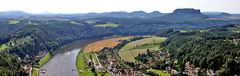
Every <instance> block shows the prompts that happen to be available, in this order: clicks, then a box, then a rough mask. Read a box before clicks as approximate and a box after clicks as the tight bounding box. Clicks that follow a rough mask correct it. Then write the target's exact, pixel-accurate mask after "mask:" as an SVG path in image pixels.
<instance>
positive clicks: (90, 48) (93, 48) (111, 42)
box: [84, 36, 132, 52]
mask: <svg viewBox="0 0 240 76" xmlns="http://www.w3.org/2000/svg"><path fill="white" fill-rule="evenodd" d="M129 38H132V37H131V36H129V37H118V38H111V39H106V40H100V41H97V42H94V43H91V44H89V45H87V46H86V47H85V48H84V51H85V52H99V51H101V50H103V49H104V48H111V49H113V48H114V47H116V46H117V45H118V44H119V43H120V42H121V41H122V40H128V39H129Z"/></svg>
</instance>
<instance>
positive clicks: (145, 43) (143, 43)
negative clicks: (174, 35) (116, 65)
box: [119, 37, 166, 62]
mask: <svg viewBox="0 0 240 76" xmlns="http://www.w3.org/2000/svg"><path fill="white" fill-rule="evenodd" d="M165 39H166V38H164V37H150V38H145V39H141V40H137V41H133V42H130V43H128V44H126V45H125V46H123V47H122V48H121V49H120V51H119V56H120V57H121V59H123V60H124V61H129V62H134V61H135V59H134V57H136V56H137V55H138V54H139V53H140V54H142V53H145V52H146V51H147V49H150V50H159V44H160V43H161V42H163V41H164V40H165Z"/></svg>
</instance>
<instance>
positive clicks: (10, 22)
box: [8, 20, 20, 24]
mask: <svg viewBox="0 0 240 76" xmlns="http://www.w3.org/2000/svg"><path fill="white" fill-rule="evenodd" d="M18 23H20V21H18V20H10V21H8V24H18Z"/></svg>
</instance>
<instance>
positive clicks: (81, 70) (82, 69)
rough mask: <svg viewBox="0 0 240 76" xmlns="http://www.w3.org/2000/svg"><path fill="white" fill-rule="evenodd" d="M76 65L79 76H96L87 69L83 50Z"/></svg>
mask: <svg viewBox="0 0 240 76" xmlns="http://www.w3.org/2000/svg"><path fill="white" fill-rule="evenodd" d="M76 65H77V69H78V74H79V76H94V73H93V72H91V71H88V70H87V69H86V66H87V63H86V62H85V61H84V53H83V50H81V51H80V52H79V53H78V56H77V62H76Z"/></svg>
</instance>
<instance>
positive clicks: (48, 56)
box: [38, 53, 52, 67]
mask: <svg viewBox="0 0 240 76" xmlns="http://www.w3.org/2000/svg"><path fill="white" fill-rule="evenodd" d="M51 57H52V55H51V53H47V54H46V55H45V56H44V57H43V58H42V59H41V60H40V61H39V62H38V64H39V66H40V67H41V66H43V65H44V64H45V63H47V62H48V61H49V60H50V59H51Z"/></svg>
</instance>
